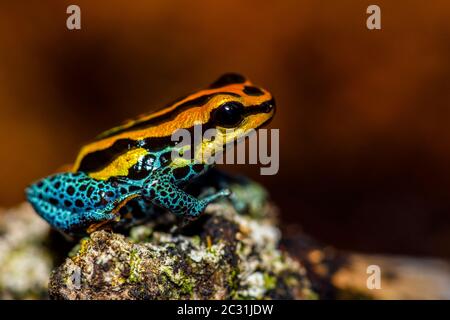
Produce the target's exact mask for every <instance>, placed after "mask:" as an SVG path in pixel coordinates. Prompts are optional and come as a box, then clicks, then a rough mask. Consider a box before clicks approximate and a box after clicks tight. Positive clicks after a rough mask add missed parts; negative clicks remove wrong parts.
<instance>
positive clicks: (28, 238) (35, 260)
mask: <svg viewBox="0 0 450 320" xmlns="http://www.w3.org/2000/svg"><path fill="white" fill-rule="evenodd" d="M49 230H50V226H49V225H48V224H47V223H45V222H44V221H43V220H42V219H40V218H39V217H38V216H37V215H36V214H35V213H34V212H33V210H32V208H31V207H30V206H29V205H28V204H23V205H20V206H18V207H16V208H12V209H9V210H4V211H1V212H0V299H37V298H46V297H47V283H48V275H49V273H50V271H51V269H52V268H53V259H52V256H51V253H50V251H49V250H48V249H47V247H46V246H44V245H43V243H44V242H45V241H46V240H47V237H48V232H49Z"/></svg>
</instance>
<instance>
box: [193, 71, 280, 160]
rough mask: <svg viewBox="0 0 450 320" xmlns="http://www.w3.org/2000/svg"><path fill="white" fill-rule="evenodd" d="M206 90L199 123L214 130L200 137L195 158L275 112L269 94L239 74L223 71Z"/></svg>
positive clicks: (240, 135)
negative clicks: (208, 92)
mask: <svg viewBox="0 0 450 320" xmlns="http://www.w3.org/2000/svg"><path fill="white" fill-rule="evenodd" d="M209 90H213V92H214V93H213V97H212V98H211V99H209V100H208V101H207V102H206V103H205V104H204V105H202V107H201V110H202V112H203V114H204V116H203V119H206V121H203V123H202V126H203V127H204V130H205V129H215V130H214V138H213V139H210V138H209V137H208V136H204V138H203V140H202V143H201V148H197V150H196V157H195V158H196V159H197V160H198V161H201V160H200V159H203V158H204V155H205V152H208V153H207V154H214V153H215V151H217V150H221V149H224V148H225V146H226V145H230V144H233V143H234V141H239V140H240V139H241V138H243V137H245V136H246V135H248V134H249V133H250V132H252V130H253V129H258V128H260V127H261V126H263V125H265V124H267V123H268V122H269V121H270V120H271V119H272V117H273V115H274V113H275V100H274V98H273V97H272V95H271V93H270V92H268V91H266V90H264V89H262V88H260V87H256V86H255V85H253V84H252V83H251V82H250V81H249V80H248V79H246V78H244V77H243V76H241V75H239V74H234V73H228V74H224V75H223V76H221V77H220V78H219V79H218V80H217V81H215V82H214V83H213V84H212V85H211V86H210V87H209ZM213 150H215V151H213Z"/></svg>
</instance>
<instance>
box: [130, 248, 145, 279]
mask: <svg viewBox="0 0 450 320" xmlns="http://www.w3.org/2000/svg"><path fill="white" fill-rule="evenodd" d="M141 261H142V260H141V258H140V257H139V255H138V254H137V250H132V251H131V253H130V275H129V276H128V282H129V283H136V282H139V281H141Z"/></svg>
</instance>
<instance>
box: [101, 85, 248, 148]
mask: <svg viewBox="0 0 450 320" xmlns="http://www.w3.org/2000/svg"><path fill="white" fill-rule="evenodd" d="M217 95H229V96H233V97H240V95H239V94H237V93H233V92H215V93H211V94H206V95H203V96H200V97H197V98H195V99H191V100H188V101H185V102H183V103H182V104H180V105H178V106H177V107H176V108H175V109H174V110H172V111H170V112H167V113H164V114H162V115H160V116H158V117H155V118H151V119H148V120H144V121H141V122H136V123H135V124H133V125H132V126H130V127H124V128H121V129H118V130H117V131H112V132H110V133H109V134H107V135H100V136H99V138H98V139H97V140H101V139H105V138H109V137H111V136H113V135H117V134H121V133H124V132H130V131H136V130H140V129H144V128H147V127H150V126H155V125H158V124H161V123H163V122H165V121H168V120H171V119H173V118H175V117H176V116H177V115H179V114H180V113H181V112H183V111H185V110H186V109H189V108H192V107H194V106H203V105H204V104H206V103H207V102H208V101H209V100H211V99H212V98H213V97H215V96H217Z"/></svg>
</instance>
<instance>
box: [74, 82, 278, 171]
mask: <svg viewBox="0 0 450 320" xmlns="http://www.w3.org/2000/svg"><path fill="white" fill-rule="evenodd" d="M274 112H275V101H274V99H273V97H272V95H271V94H270V93H269V92H268V91H266V90H264V89H262V88H259V87H256V86H254V85H253V84H252V83H251V82H250V81H249V80H248V79H246V78H244V77H243V76H241V75H238V74H234V73H228V74H224V75H223V76H221V77H220V78H219V79H217V80H216V81H215V82H214V83H213V84H211V85H210V86H209V87H207V88H205V89H202V90H199V91H197V92H194V93H192V94H190V95H187V96H185V97H183V98H181V99H178V100H176V101H175V102H173V103H171V104H169V105H167V106H166V107H164V108H163V109H160V110H158V111H156V112H152V113H149V114H145V115H141V116H139V117H138V118H136V119H133V120H129V121H127V122H126V123H124V124H123V125H121V126H118V127H115V128H113V129H110V130H108V131H106V132H104V133H102V134H100V135H99V136H98V137H97V139H96V140H95V141H93V142H92V143H90V144H87V145H85V146H84V147H83V148H82V150H81V151H80V153H79V155H78V158H77V161H76V163H75V165H74V168H73V171H78V170H80V171H84V172H88V173H90V172H95V171H96V170H99V169H100V168H103V167H106V166H108V165H109V164H111V163H112V162H113V161H114V160H115V159H117V158H118V157H120V155H121V154H126V153H127V152H128V151H129V150H130V149H132V148H141V147H144V148H149V149H150V150H160V149H164V148H166V147H173V143H174V142H173V140H172V136H173V134H174V133H175V132H176V131H177V130H178V129H187V130H189V131H190V130H192V129H193V128H194V127H195V126H198V125H201V127H202V129H203V130H204V131H205V130H207V129H216V133H217V134H216V137H217V138H218V139H215V140H211V139H203V141H202V143H201V148H197V149H196V151H195V158H196V159H197V160H198V158H199V157H200V158H202V159H203V157H202V156H200V155H202V154H204V152H205V151H206V150H209V151H210V150H213V149H214V150H218V149H220V148H223V147H224V146H225V145H226V144H228V143H231V142H232V141H235V140H236V139H239V138H241V137H243V136H245V135H246V134H247V133H248V132H249V130H251V129H257V128H259V127H261V126H262V125H264V124H266V123H267V122H269V120H270V119H271V118H272V117H273V115H274ZM231 129H233V130H231ZM208 154H211V153H208Z"/></svg>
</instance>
